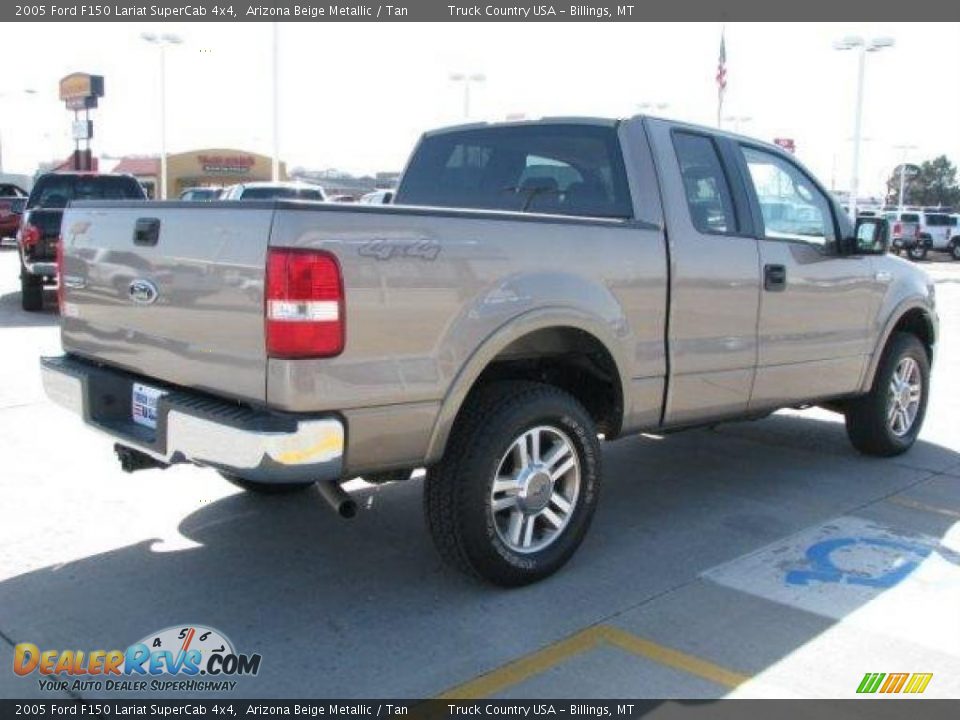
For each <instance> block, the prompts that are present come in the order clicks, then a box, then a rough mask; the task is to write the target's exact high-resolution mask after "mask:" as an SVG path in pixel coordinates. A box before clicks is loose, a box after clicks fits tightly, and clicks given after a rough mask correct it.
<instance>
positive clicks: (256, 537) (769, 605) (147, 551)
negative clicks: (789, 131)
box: [0, 248, 960, 699]
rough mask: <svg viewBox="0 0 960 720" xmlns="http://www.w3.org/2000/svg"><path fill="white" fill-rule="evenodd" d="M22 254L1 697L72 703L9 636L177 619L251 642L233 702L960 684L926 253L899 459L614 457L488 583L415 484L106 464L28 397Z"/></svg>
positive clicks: (14, 339) (959, 505)
mask: <svg viewBox="0 0 960 720" xmlns="http://www.w3.org/2000/svg"><path fill="white" fill-rule="evenodd" d="M16 262H17V260H16V253H15V251H14V250H12V249H10V248H4V249H3V250H2V251H0V349H2V354H0V357H2V374H0V438H2V439H0V449H2V465H0V468H2V470H0V493H2V494H0V497H2V498H3V519H2V521H0V696H2V697H63V695H62V694H59V695H58V694H55V693H49V692H44V691H41V690H40V689H39V687H38V684H37V680H36V675H33V676H31V677H28V678H21V677H17V676H15V675H14V674H13V673H12V672H11V658H12V653H13V646H14V644H16V643H19V642H32V643H35V644H37V645H38V646H40V647H42V648H58V649H65V648H75V649H80V648H84V649H98V648H99V649H102V648H114V647H116V648H124V647H126V646H127V645H129V644H130V643H132V642H134V641H136V640H138V639H140V638H142V637H144V636H146V635H148V633H151V632H152V631H156V630H159V629H161V628H165V627H168V626H173V625H178V624H188V623H189V624H194V623H199V624H203V625H207V626H212V627H214V628H218V629H220V630H222V631H223V632H224V633H226V634H227V635H228V636H229V637H230V638H231V639H232V640H233V642H234V644H235V645H236V646H238V648H240V649H242V650H243V651H245V652H258V653H260V654H261V655H262V657H263V663H262V667H261V670H260V674H259V675H258V676H257V677H255V678H246V679H244V680H242V681H241V682H240V683H239V684H238V686H237V689H236V690H235V691H234V693H232V695H233V696H234V697H237V698H241V697H298V698H303V697H317V698H321V697H342V698H348V697H349V698H354V697H356V698H360V697H396V698H401V697H409V698H424V697H434V696H439V695H445V696H449V697H481V696H483V697H502V698H521V697H543V696H549V697H556V698H560V697H571V698H573V697H577V698H589V697H598V698H600V697H606V698H645V697H674V698H700V699H709V698H718V697H727V696H731V697H769V696H776V697H836V698H848V697H854V696H855V695H856V690H857V687H858V686H859V685H860V683H861V680H862V679H863V678H864V675H865V673H877V672H882V673H900V672H903V673H932V678H931V679H930V680H929V683H928V685H927V687H926V690H925V692H924V696H927V697H958V696H960V611H958V608H960V431H958V429H957V422H958V418H960V378H958V377H957V376H958V370H960V263H951V262H949V261H947V260H942V261H940V262H928V263H925V265H926V267H927V268H928V269H929V270H930V271H931V273H932V274H933V275H934V276H935V278H936V280H937V296H938V306H939V312H940V317H941V331H942V341H941V343H940V346H939V349H938V353H939V355H938V358H937V363H936V366H935V372H934V378H933V397H932V399H931V402H930V405H929V410H928V415H927V421H926V425H925V427H924V430H923V433H922V434H921V436H920V441H919V442H918V443H917V446H916V447H915V448H914V449H913V450H912V451H911V452H910V453H908V454H907V455H905V456H902V457H899V458H896V459H892V460H876V459H870V458H865V457H861V456H859V455H857V454H856V453H855V452H854V451H853V450H852V448H851V447H850V446H849V444H848V443H847V440H846V436H845V434H844V430H843V425H842V423H841V421H840V418H839V416H836V415H832V414H830V413H828V412H825V411H819V410H811V411H805V412H795V411H784V412H781V413H777V414H776V415H774V416H772V417H770V418H768V419H766V420H762V421H757V422H750V423H741V424H731V425H726V426H721V427H717V428H715V429H706V430H699V431H693V432H689V433H684V434H678V435H673V436H667V437H653V436H650V437H640V438H628V439H625V440H621V441H618V442H615V443H611V444H609V445H608V446H607V447H606V449H605V451H604V462H605V464H606V484H605V487H604V490H603V495H602V498H601V504H600V509H599V511H598V513H597V517H596V519H595V521H594V524H593V528H592V530H591V533H590V535H589V536H588V538H587V540H586V542H585V544H584V545H583V547H582V548H581V550H580V551H579V553H578V554H577V555H576V557H575V558H574V560H573V561H572V562H571V563H570V564H569V565H568V566H567V567H566V568H565V569H564V570H563V571H561V572H560V573H559V574H558V575H556V576H554V577H552V578H550V579H548V580H547V581H545V582H542V583H540V584H538V585H536V586H533V587H528V588H523V589H519V590H512V591H503V590H498V589H494V588H491V587H487V586H483V585H479V584H477V583H475V582H472V581H470V580H467V579H464V578H462V577H460V576H459V575H457V574H456V573H453V572H450V571H447V570H446V569H445V568H444V567H443V566H442V565H441V564H440V561H439V559H438V557H437V556H436V554H435V553H434V551H433V548H432V546H431V544H430V541H429V538H428V536H427V533H426V528H425V525H424V520H423V518H422V515H421V509H420V482H419V480H417V479H414V480H412V481H410V482H408V483H403V484H395V485H390V486H385V487H381V488H371V487H362V488H361V489H360V490H358V492H359V493H360V495H361V497H362V508H363V510H362V512H361V513H360V514H359V516H358V517H357V518H356V519H355V520H353V521H349V522H346V521H343V520H340V519H339V518H337V517H336V516H335V515H334V514H333V513H332V512H330V510H329V509H328V508H327V506H326V505H325V504H324V503H323V502H322V500H321V499H320V498H319V496H317V495H310V496H307V498H306V499H305V498H304V497H303V496H300V497H296V498H269V497H268V498H262V497H253V496H248V495H245V494H244V493H242V492H238V491H237V490H236V489H235V488H234V487H233V486H231V485H228V484H227V483H225V482H224V481H222V480H221V479H220V478H219V477H218V476H217V475H216V474H215V473H213V472H210V471H204V470H200V469H196V468H190V467H175V468H172V469H170V470H167V471H149V472H142V473H137V474H135V475H125V474H124V473H122V472H121V471H120V468H119V465H118V464H117V462H116V461H115V459H114V458H113V455H112V452H111V443H110V442H109V441H108V440H107V439H105V438H102V437H99V436H97V435H95V434H93V433H91V432H89V431H86V430H84V429H83V428H82V427H81V426H80V424H79V423H78V422H77V420H76V418H74V417H72V416H70V415H69V414H68V413H66V412H64V411H62V410H60V409H58V408H56V407H54V406H53V405H52V404H50V403H49V402H47V401H46V399H45V398H44V397H43V394H42V391H41V387H40V381H39V375H38V372H37V358H38V356H40V355H42V354H57V353H58V352H59V340H58V335H57V329H56V323H57V318H56V315H55V314H54V313H53V312H52V311H51V310H49V309H48V311H47V312H46V313H43V314H39V315H29V314H25V313H22V312H21V311H20V309H19V302H20V298H19V289H18V286H17V279H16V277H17V268H16ZM79 694H80V695H82V696H84V697H90V698H93V697H102V696H109V695H110V694H111V693H107V692H96V691H92V692H89V693H86V692H84V693H79ZM117 696H121V697H122V696H124V695H123V694H122V693H120V694H118V695H117Z"/></svg>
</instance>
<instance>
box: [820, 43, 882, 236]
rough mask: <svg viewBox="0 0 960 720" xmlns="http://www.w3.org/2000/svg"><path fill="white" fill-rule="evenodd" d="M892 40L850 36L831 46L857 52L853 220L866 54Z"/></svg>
mask: <svg viewBox="0 0 960 720" xmlns="http://www.w3.org/2000/svg"><path fill="white" fill-rule="evenodd" d="M893 44H894V41H893V38H888V37H880V38H873V39H871V40H864V39H863V38H862V37H856V36H850V37H845V38H843V39H842V40H838V41H836V42H835V43H834V44H833V47H834V49H835V50H853V49H854V48H856V50H857V99H856V105H855V107H854V113H853V162H852V168H851V172H850V202H849V213H850V217H851V219H853V220H856V218H857V193H858V191H859V185H860V139H861V138H860V130H861V126H862V121H863V78H864V70H865V66H866V56H867V53H868V52H878V51H880V50H882V49H883V48H887V47H893Z"/></svg>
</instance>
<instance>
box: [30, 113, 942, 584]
mask: <svg viewBox="0 0 960 720" xmlns="http://www.w3.org/2000/svg"><path fill="white" fill-rule="evenodd" d="M887 241H888V238H887V221H886V220H885V219H883V218H861V219H860V220H859V221H858V222H857V224H856V226H855V227H854V226H852V225H851V224H850V222H849V220H848V219H847V216H846V214H845V213H844V212H843V210H842V209H841V208H839V207H838V206H837V205H836V204H835V203H834V202H833V201H832V200H831V199H830V194H829V193H828V192H827V191H826V190H825V189H824V188H823V186H822V185H821V184H820V183H819V182H817V180H815V179H814V178H813V176H812V175H811V174H810V173H809V172H808V171H807V170H805V169H804V168H803V167H802V166H801V165H800V164H799V163H798V162H797V161H796V159H795V158H794V157H793V156H791V155H789V154H786V153H784V152H782V151H781V150H779V149H778V148H777V147H775V146H772V145H767V144H764V143H761V142H758V141H755V140H750V139H747V138H743V137H739V136H735V135H731V134H727V133H723V132H718V131H716V130H714V129H706V128H701V127H696V126H691V125H685V124H680V123H675V122H670V121H666V120H661V119H652V118H644V117H636V118H632V119H627V120H620V121H614V120H600V119H551V120H540V121H536V122H524V123H508V124H501V125H485V124H479V125H468V126H460V127H456V128H451V129H446V130H440V131H437V132H430V133H427V134H426V135H424V136H423V138H422V139H421V141H420V143H419V144H418V146H417V148H416V150H415V152H414V153H413V155H412V158H411V160H410V162H409V163H408V166H407V168H406V170H405V172H404V174H403V178H402V182H401V183H400V186H399V188H398V190H397V195H396V198H395V204H392V205H377V206H374V205H361V204H355V205H350V206H346V205H334V204H328V205H320V204H317V203H300V202H297V201H286V200H280V201H270V202H257V201H253V202H250V203H242V204H238V203H225V202H217V201H214V202H210V203H203V204H198V203H176V202H174V203H152V202H134V203H129V202H127V203H116V202H86V203H76V204H73V205H71V207H70V208H68V210H67V213H66V216H65V218H64V225H63V250H62V253H61V263H62V270H61V272H62V277H63V287H64V293H63V296H62V298H61V303H62V312H61V314H62V321H61V322H62V341H63V347H64V350H65V351H66V354H65V355H63V356H62V357H50V358H45V359H43V361H42V372H43V380H44V384H45V387H46V391H47V393H48V394H49V396H50V397H51V398H52V399H53V400H55V401H56V402H58V403H60V404H62V405H64V406H65V407H67V408H69V409H71V410H73V411H74V412H76V413H78V414H80V415H81V416H82V418H83V420H84V421H85V422H86V423H87V424H88V425H91V426H93V427H94V428H97V429H99V430H101V431H103V432H105V433H107V434H108V435H109V436H111V437H112V438H114V439H115V442H116V449H117V452H118V455H119V456H120V459H121V461H122V463H123V465H124V467H125V469H128V470H133V469H139V468H145V467H157V466H166V465H169V464H174V463H181V462H189V463H194V464H196V465H201V466H206V467H210V468H214V469H216V470H219V471H220V472H221V473H222V474H224V475H225V476H226V477H228V478H229V479H231V480H233V481H234V482H236V483H238V484H240V485H241V486H243V487H245V488H248V489H251V490H259V491H271V490H272V491H289V490H299V489H302V488H304V487H308V486H310V485H312V484H316V486H317V487H318V488H319V492H320V493H321V494H322V495H323V496H324V498H325V499H327V500H328V501H329V502H330V503H331V504H332V505H334V506H335V507H336V508H337V509H339V511H340V512H341V514H343V515H349V514H351V513H352V512H353V511H354V510H355V506H354V504H353V503H352V502H351V500H350V498H349V496H348V495H347V494H346V493H345V492H344V490H343V488H342V487H341V481H343V480H346V479H350V478H354V477H358V476H362V477H363V478H365V479H366V480H368V481H370V482H383V481H387V480H397V479H403V478H409V476H410V473H411V470H412V469H415V468H421V467H423V468H426V478H425V481H424V496H425V499H424V505H425V512H426V516H427V521H428V523H427V524H428V527H429V531H430V533H431V534H432V536H433V539H434V541H435V543H436V545H437V547H438V548H439V551H440V553H441V555H442V556H443V557H444V558H445V559H446V560H447V561H449V562H450V563H451V564H453V565H454V566H456V567H459V568H462V569H464V570H466V571H468V572H470V573H473V574H475V575H478V576H480V577H482V578H485V579H487V580H489V581H492V582H494V583H499V584H502V585H518V584H523V583H527V582H531V581H534V580H537V579H539V578H542V577H544V576H546V575H548V574H550V573H552V572H554V571H555V570H557V568H559V567H560V566H561V565H563V564H564V563H565V562H566V561H567V560H568V559H569V558H570V557H571V555H572V554H573V553H574V551H575V549H576V548H577V546H578V545H579V544H580V542H581V540H582V539H583V537H584V535H585V533H586V532H587V528H588V526H589V524H590V521H591V518H592V516H593V514H594V509H595V508H596V506H597V502H598V499H599V494H600V485H601V453H600V444H599V443H600V439H601V438H605V439H606V440H610V439H612V438H615V437H618V436H622V435H628V434H632V433H639V432H654V433H664V432H670V431H674V430H680V429H684V428H690V427H696V426H702V425H705V424H713V423H717V422H720V421H725V420H737V419H746V418H759V417H762V416H764V415H766V414H768V413H770V412H772V411H774V410H776V409H778V408H784V407H802V406H807V405H810V404H818V405H824V406H826V407H829V408H832V409H834V410H836V411H838V412H841V413H844V414H845V415H846V423H847V432H848V435H849V437H850V440H851V441H852V443H853V445H854V446H855V447H856V448H857V449H859V450H860V451H861V452H864V453H868V454H872V455H879V456H890V455H896V454H898V453H902V452H904V451H906V450H907V449H908V448H910V446H911V445H912V444H913V442H914V440H915V439H916V437H917V433H918V432H919V430H920V426H921V423H922V422H923V417H924V411H925V409H926V405H927V399H928V397H929V382H930V364H931V361H932V358H933V353H934V346H935V343H936V338H937V315H936V312H935V307H934V291H933V285H932V283H931V282H930V280H929V279H928V278H927V276H926V275H925V274H924V273H923V271H922V270H920V269H919V268H917V267H915V266H913V265H911V264H910V263H908V262H906V261H904V260H901V259H900V258H897V257H894V256H892V255H889V254H887V252H886V250H887Z"/></svg>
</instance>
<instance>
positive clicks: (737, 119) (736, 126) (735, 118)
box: [723, 115, 753, 133]
mask: <svg viewBox="0 0 960 720" xmlns="http://www.w3.org/2000/svg"><path fill="white" fill-rule="evenodd" d="M751 120H753V118H752V117H750V116H749V115H727V116H726V117H725V118H723V121H724V122H732V123H733V131H734V132H735V133H739V132H740V128H741V126H742V125H743V123H748V122H750V121H751Z"/></svg>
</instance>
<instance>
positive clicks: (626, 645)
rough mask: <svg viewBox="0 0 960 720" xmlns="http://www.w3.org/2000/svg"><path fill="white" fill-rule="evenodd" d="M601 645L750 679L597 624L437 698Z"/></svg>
mask: <svg viewBox="0 0 960 720" xmlns="http://www.w3.org/2000/svg"><path fill="white" fill-rule="evenodd" d="M602 644H607V645H612V646H613V647H616V648H619V649H620V650H624V651H626V652H628V653H630V654H631V655H637V656H639V657H643V658H646V659H647V660H653V661H654V662H656V663H659V664H660V665H666V666H667V667H671V668H673V669H675V670H680V671H682V672H685V673H688V674H690V675H695V676H697V677H700V678H703V679H705V680H709V681H710V682H713V683H716V684H717V685H723V686H724V687H729V688H734V687H737V686H738V685H742V684H743V683H745V682H746V681H747V680H749V679H750V678H749V676H747V675H743V674H741V673H737V672H734V671H732V670H728V669H727V668H724V667H721V666H720V665H715V664H714V663H712V662H709V661H707V660H702V659H700V658H698V657H695V656H693V655H688V654H687V653H683V652H680V651H679V650H674V649H672V648H668V647H665V646H663V645H659V644H657V643H655V642H652V641H650V640H646V639H644V638H641V637H637V636H636V635H633V634H631V633H629V632H627V631H626V630H621V629H620V628H616V627H612V626H610V625H597V626H595V627H591V628H587V629H586V630H581V631H580V632H578V633H576V634H575V635H571V636H570V637H568V638H565V639H564V640H561V641H559V642H557V643H554V644H553V645H548V646H547V647H545V648H543V649H542V650H538V651H537V652H534V653H531V654H530V655H525V656H524V657H521V658H519V659H517V660H514V661H513V662H509V663H507V664H506V665H503V666H501V667H499V668H497V669H496V670H492V671H490V672H489V673H485V674H484V675H480V676H479V677H477V678H475V679H473V680H470V681H468V682H466V683H463V684H462V685H457V686H456V687H454V688H451V689H450V690H447V691H446V692H445V693H443V694H442V695H439V696H438V697H437V699H438V700H468V699H476V698H483V697H490V696H491V695H495V694H496V693H498V692H501V691H503V690H505V689H506V688H509V687H513V686H514V685H519V684H520V683H522V682H523V681H525V680H527V679H529V678H531V677H534V676H536V675H539V674H541V673H543V672H546V671H547V670H550V669H551V668H554V667H556V666H557V665H560V664H561V663H563V662H564V661H566V660H569V659H570V658H572V657H574V656H575V655H579V654H581V653H584V652H587V651H589V650H593V649H595V648H596V647H598V646H600V645H602Z"/></svg>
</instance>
